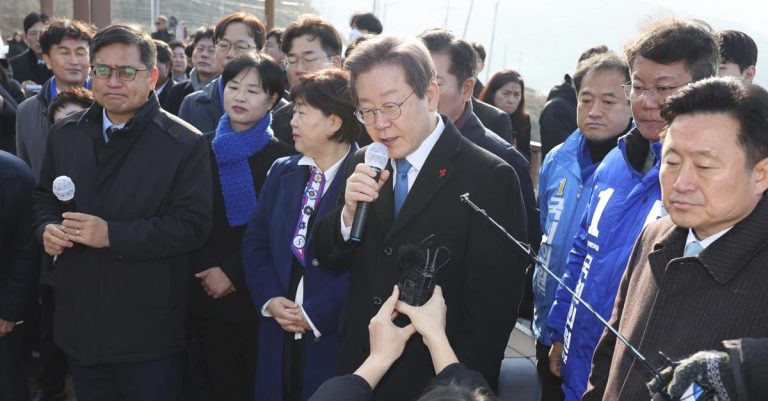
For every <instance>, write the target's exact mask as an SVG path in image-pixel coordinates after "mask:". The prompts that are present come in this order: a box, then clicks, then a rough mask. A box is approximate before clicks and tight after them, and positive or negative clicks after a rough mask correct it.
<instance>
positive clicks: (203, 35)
mask: <svg viewBox="0 0 768 401" xmlns="http://www.w3.org/2000/svg"><path fill="white" fill-rule="evenodd" d="M203 39H210V40H211V42H213V25H208V26H201V27H200V28H198V29H197V30H196V31H195V34H194V36H192V48H193V49H194V48H195V47H196V46H197V43H198V42H200V41H201V40H203ZM189 57H192V55H191V54H190V55H189Z"/></svg>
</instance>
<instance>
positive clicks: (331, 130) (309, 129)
mask: <svg viewBox="0 0 768 401" xmlns="http://www.w3.org/2000/svg"><path fill="white" fill-rule="evenodd" d="M291 128H293V141H294V144H295V146H296V151H298V152H300V153H303V154H305V155H307V156H309V157H312V158H317V157H318V156H320V155H322V154H323V149H325V148H326V147H327V146H328V143H329V142H331V141H332V139H331V136H333V134H335V133H336V131H338V130H339V129H340V128H341V118H339V117H338V116H336V115H330V116H326V115H325V114H323V112H322V111H321V110H320V109H316V108H314V107H312V106H310V105H309V104H307V103H306V102H304V100H303V99H296V103H295V107H294V109H293V118H292V119H291Z"/></svg>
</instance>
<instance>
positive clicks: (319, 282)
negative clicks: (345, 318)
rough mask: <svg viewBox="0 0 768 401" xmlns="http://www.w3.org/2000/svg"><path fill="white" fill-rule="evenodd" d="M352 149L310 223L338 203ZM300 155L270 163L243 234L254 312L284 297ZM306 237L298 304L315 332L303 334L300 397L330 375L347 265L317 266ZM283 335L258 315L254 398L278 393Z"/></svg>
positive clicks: (302, 181)
mask: <svg viewBox="0 0 768 401" xmlns="http://www.w3.org/2000/svg"><path fill="white" fill-rule="evenodd" d="M356 150H357V146H353V149H352V150H351V151H350V152H349V154H348V155H347V157H346V159H345V160H344V162H343V163H342V165H341V167H340V168H339V172H338V174H337V175H336V177H335V178H334V179H333V181H332V182H331V185H330V186H329V187H328V189H327V190H326V193H325V195H324V196H323V198H322V199H321V201H320V205H319V206H318V208H317V211H316V214H315V216H314V217H312V220H310V224H312V221H317V219H318V218H319V217H321V216H323V215H325V214H326V213H328V212H330V211H332V210H334V209H335V208H336V206H337V205H338V203H337V201H338V199H339V197H340V196H341V188H342V187H343V184H344V179H345V178H346V177H344V172H345V171H347V165H348V164H349V162H350V160H351V159H352V155H354V153H355V151H356ZM301 157H302V155H300V154H299V155H294V156H290V157H284V158H281V159H278V160H276V161H275V163H274V164H273V165H272V168H271V169H270V171H269V175H268V176H267V181H266V182H265V183H264V187H263V188H262V192H261V196H260V197H259V203H258V205H257V207H256V210H255V211H254V213H253V216H252V217H251V221H250V223H249V224H248V228H247V230H246V232H245V235H244V236H243V265H244V266H245V279H246V283H247V285H248V289H249V290H250V292H251V298H252V299H253V303H254V306H255V307H256V309H257V310H259V311H260V310H261V308H262V306H263V305H264V303H266V301H267V300H269V299H271V298H274V297H286V298H289V297H290V295H289V283H290V276H291V266H292V265H293V263H294V258H295V256H294V255H293V253H292V252H291V248H290V245H291V241H292V238H293V232H294V229H295V228H296V221H297V218H298V216H299V212H300V210H301V201H302V194H303V193H304V190H305V187H306V184H307V180H308V179H309V169H308V168H307V167H306V166H300V165H298V161H299V159H301ZM312 242H313V238H312V235H309V236H308V239H307V243H306V245H305V247H304V250H305V254H304V257H305V260H306V267H305V270H304V302H303V304H302V307H303V309H304V311H305V312H306V313H307V315H308V316H309V318H310V319H311V320H312V323H313V324H314V325H315V327H316V328H317V330H318V331H319V332H320V333H321V336H320V337H315V336H314V334H313V333H312V332H311V331H307V332H306V333H305V334H304V347H305V353H304V383H303V396H302V399H304V400H306V399H308V398H309V396H311V395H312V393H314V392H315V390H317V388H318V387H320V385H321V384H322V383H323V382H324V381H326V380H328V379H330V378H331V377H333V376H335V375H336V360H337V355H338V353H339V345H340V343H341V339H340V336H339V331H338V321H339V315H340V314H341V308H342V305H343V304H344V302H345V300H346V296H347V288H348V286H349V270H348V269H345V270H330V269H327V268H325V267H324V266H322V265H320V264H319V262H318V261H317V256H316V254H315V251H314V249H313V246H312ZM284 339H285V331H283V329H282V328H281V327H280V325H279V324H277V322H275V320H274V319H271V318H265V319H261V324H260V325H259V346H258V347H259V349H258V361H257V364H256V366H257V368H256V369H257V370H256V375H255V394H257V398H258V399H263V400H282V399H283V398H284V397H283V362H284V358H283V342H284Z"/></svg>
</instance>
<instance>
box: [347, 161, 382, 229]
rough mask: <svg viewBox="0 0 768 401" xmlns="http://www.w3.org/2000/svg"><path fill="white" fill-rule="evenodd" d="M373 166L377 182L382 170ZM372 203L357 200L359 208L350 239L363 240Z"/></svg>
mask: <svg viewBox="0 0 768 401" xmlns="http://www.w3.org/2000/svg"><path fill="white" fill-rule="evenodd" d="M372 168H373V169H374V170H376V176H375V177H373V179H374V180H375V181H376V182H379V177H380V176H381V170H379V169H378V168H376V167H372ZM371 203H373V202H357V209H355V219H354V220H353V221H352V230H351V231H350V233H349V240H350V241H352V242H362V241H363V231H364V230H365V223H366V221H368V211H369V210H370V209H371Z"/></svg>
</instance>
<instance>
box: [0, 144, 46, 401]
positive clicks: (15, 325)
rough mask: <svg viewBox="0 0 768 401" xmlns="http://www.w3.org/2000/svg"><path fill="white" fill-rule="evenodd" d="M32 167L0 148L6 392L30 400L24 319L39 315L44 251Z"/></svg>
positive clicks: (1, 356)
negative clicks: (35, 227)
mask: <svg viewBox="0 0 768 401" xmlns="http://www.w3.org/2000/svg"><path fill="white" fill-rule="evenodd" d="M34 189H35V178H34V177H33V175H32V170H31V169H30V168H29V167H28V166H27V165H26V164H25V163H24V162H23V161H22V160H21V159H19V158H17V157H16V156H14V155H12V154H10V153H7V152H4V151H1V150H0V394H2V397H3V399H4V400H9V401H21V400H24V401H27V400H29V392H28V390H27V376H26V374H25V371H24V367H23V365H22V363H23V360H24V358H25V357H26V355H25V351H26V350H27V347H26V346H25V343H26V342H27V338H26V335H25V334H26V333H25V330H24V329H25V328H26V327H27V326H29V323H27V324H24V320H25V319H26V320H28V319H29V318H30V317H31V316H32V315H33V314H32V313H30V312H31V311H32V309H33V308H32V305H33V302H32V301H33V300H34V289H35V284H36V282H37V273H38V271H39V270H38V266H39V263H40V258H39V255H40V250H39V247H38V245H37V244H36V243H35V237H34V232H33V231H32V191H33V190H34Z"/></svg>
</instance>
